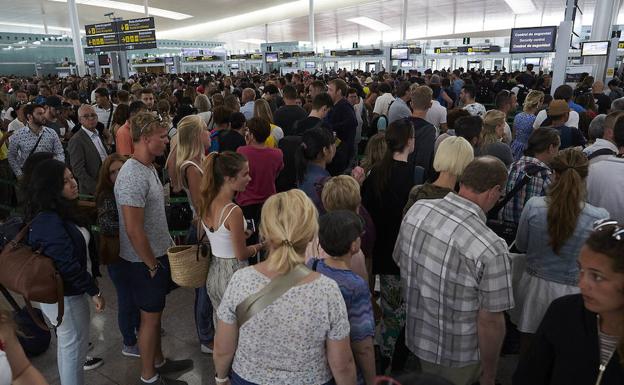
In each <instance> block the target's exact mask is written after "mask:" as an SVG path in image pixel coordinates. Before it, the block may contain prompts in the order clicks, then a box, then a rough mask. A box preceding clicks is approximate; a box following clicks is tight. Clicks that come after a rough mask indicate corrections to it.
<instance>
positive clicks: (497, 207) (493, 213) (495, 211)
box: [488, 167, 540, 219]
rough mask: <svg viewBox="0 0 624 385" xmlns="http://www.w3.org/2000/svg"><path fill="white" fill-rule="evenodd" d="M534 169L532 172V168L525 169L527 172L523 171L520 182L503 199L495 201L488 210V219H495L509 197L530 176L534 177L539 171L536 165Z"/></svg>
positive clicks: (527, 181) (528, 179) (511, 196)
mask: <svg viewBox="0 0 624 385" xmlns="http://www.w3.org/2000/svg"><path fill="white" fill-rule="evenodd" d="M536 169H537V170H536V171H534V172H532V171H533V170H527V172H525V174H524V175H523V176H522V179H521V180H520V182H518V183H516V185H515V186H514V188H513V189H511V191H509V192H508V193H507V194H506V195H505V197H504V198H503V200H501V201H499V202H498V203H496V205H495V206H494V207H493V208H492V209H491V210H490V211H489V212H488V217H489V218H490V219H495V218H496V217H498V213H499V212H500V211H501V210H502V209H503V207H505V205H506V204H507V203H508V202H509V201H510V200H511V198H513V197H514V196H515V195H516V194H517V193H518V191H520V190H521V189H522V188H523V187H524V186H526V185H527V184H528V183H529V182H530V181H531V178H532V177H534V176H535V175H536V174H537V172H539V170H540V168H537V167H536Z"/></svg>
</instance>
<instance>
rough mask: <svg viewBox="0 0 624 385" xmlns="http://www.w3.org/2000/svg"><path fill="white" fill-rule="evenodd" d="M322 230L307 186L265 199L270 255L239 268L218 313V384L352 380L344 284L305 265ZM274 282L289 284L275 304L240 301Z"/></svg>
mask: <svg viewBox="0 0 624 385" xmlns="http://www.w3.org/2000/svg"><path fill="white" fill-rule="evenodd" d="M317 232H318V213H317V210H316V208H315V206H314V204H312V202H311V201H310V199H308V197H307V196H306V195H305V194H304V193H303V192H302V191H300V190H295V189H293V190H290V191H287V192H283V193H279V194H276V195H273V196H272V197H271V198H269V199H268V200H267V201H266V202H265V204H264V207H263V209H262V220H261V224H260V235H261V236H262V237H263V238H264V239H265V240H266V242H267V246H268V249H269V254H268V258H267V260H266V261H264V262H261V263H259V264H257V265H254V266H251V267H247V268H245V269H242V270H239V271H237V272H236V273H234V275H233V276H232V280H231V284H230V285H229V286H228V287H227V290H226V292H225V295H224V296H223V301H222V303H221V306H220V307H219V309H218V312H217V315H218V318H219V324H218V326H217V335H216V338H215V352H214V365H215V375H216V377H217V378H216V379H215V380H216V382H217V383H231V384H232V385H250V384H251V385H254V384H274V385H303V384H306V385H321V384H330V383H335V384H337V385H355V383H356V373H355V363H354V359H353V354H352V352H351V346H350V338H349V319H348V317H347V309H346V306H345V303H344V300H343V298H342V294H341V292H340V289H339V288H338V285H337V283H336V282H335V281H333V280H332V279H330V278H327V277H325V276H322V275H321V274H319V273H316V272H311V271H310V270H309V269H307V268H306V267H305V266H304V265H303V263H304V253H305V250H306V247H307V245H308V243H310V241H311V240H312V239H313V238H314V236H315V235H316V234H317ZM275 280H280V281H275ZM285 280H289V281H290V282H287V281H285ZM272 282H280V284H282V285H285V286H286V287H285V289H284V290H282V291H281V292H280V293H281V295H279V296H276V297H277V298H275V299H274V298H270V300H271V301H270V306H264V307H261V308H260V309H258V310H257V311H250V310H246V307H242V306H239V305H240V304H241V303H242V302H246V303H247V302H249V301H247V300H246V299H247V298H249V297H251V296H254V295H257V293H258V292H260V291H261V290H263V288H265V287H266V286H267V285H269V284H271V283H272ZM273 285H275V284H273ZM273 285H272V286H273ZM272 291H273V289H272V290H271V292H272ZM271 292H269V293H271ZM268 296H269V297H270V296H271V294H268ZM261 298H268V297H261ZM256 303H258V302H256ZM247 320H248V321H247ZM228 375H231V379H230V378H228ZM332 377H333V380H332ZM228 381H230V382H228ZM334 381H335V382H334Z"/></svg>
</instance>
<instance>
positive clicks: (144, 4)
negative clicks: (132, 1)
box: [143, 0, 149, 16]
mask: <svg viewBox="0 0 624 385" xmlns="http://www.w3.org/2000/svg"><path fill="white" fill-rule="evenodd" d="M143 8H144V12H145V16H149V0H145V1H143Z"/></svg>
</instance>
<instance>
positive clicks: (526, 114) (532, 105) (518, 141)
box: [511, 90, 544, 160]
mask: <svg viewBox="0 0 624 385" xmlns="http://www.w3.org/2000/svg"><path fill="white" fill-rule="evenodd" d="M543 102H544V93H543V92H542V91H536V90H532V91H531V92H529V94H528V95H527V96H526V98H525V99H524V104H523V105H522V112H521V113H519V114H518V115H516V116H515V118H514V122H513V131H514V140H513V141H512V142H511V152H512V154H513V157H514V160H518V159H520V158H521V157H522V155H523V154H524V150H526V148H527V145H528V142H529V136H531V133H532V132H533V123H534V122H535V117H536V116H537V113H538V111H539V110H540V108H541V107H542V103H543Z"/></svg>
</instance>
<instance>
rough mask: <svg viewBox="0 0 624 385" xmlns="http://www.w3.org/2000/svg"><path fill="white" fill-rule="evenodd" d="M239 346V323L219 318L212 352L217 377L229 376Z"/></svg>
mask: <svg viewBox="0 0 624 385" xmlns="http://www.w3.org/2000/svg"><path fill="white" fill-rule="evenodd" d="M237 346H238V325H237V324H229V323H227V322H223V321H222V320H219V323H218V325H217V333H216V335H215V340H214V352H213V353H212V359H213V361H214V367H215V376H216V377H218V378H226V377H228V376H229V374H230V369H231V367H232V361H233V360H234V353H236V347H237Z"/></svg>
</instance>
